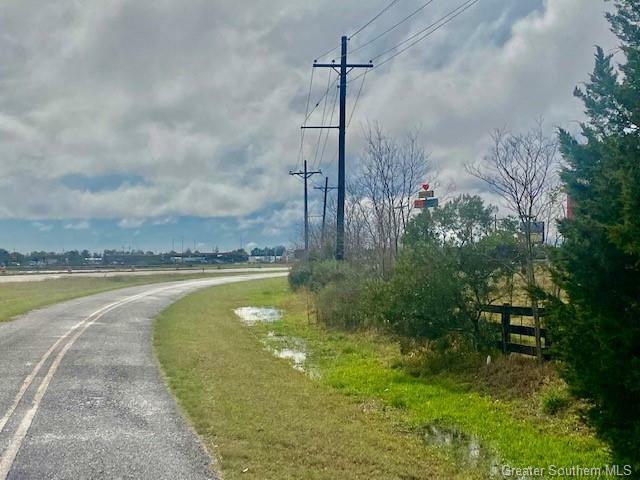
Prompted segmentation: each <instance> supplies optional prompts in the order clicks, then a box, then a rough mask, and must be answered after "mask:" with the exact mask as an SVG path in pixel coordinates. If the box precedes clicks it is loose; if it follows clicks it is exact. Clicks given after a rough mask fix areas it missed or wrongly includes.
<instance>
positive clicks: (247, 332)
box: [155, 279, 610, 479]
mask: <svg viewBox="0 0 640 480" xmlns="http://www.w3.org/2000/svg"><path fill="white" fill-rule="evenodd" d="M237 306H275V307H277V308H281V309H283V310H284V311H285V312H286V313H285V315H284V317H283V319H282V320H281V321H278V322H276V323H273V324H257V325H255V326H253V327H245V326H243V325H242V324H241V323H240V322H239V321H238V320H237V319H236V318H234V314H233V312H232V309H233V308H235V307H237ZM307 311H308V310H307V303H306V298H305V297H304V294H294V293H291V292H290V291H289V289H288V287H287V285H286V280H285V279H274V280H265V281H260V282H252V283H251V284H243V285H230V286H225V287H216V288H215V289H210V290H207V291H203V292H199V293H196V294H193V295H191V296H189V297H187V298H186V299H184V300H182V301H180V302H178V303H177V304H175V305H173V306H172V307H170V308H169V309H168V310H167V311H165V312H164V313H163V314H162V315H161V316H160V317H159V319H158V323H157V325H156V333H155V345H156V349H157V353H158V357H159V359H160V362H161V364H162V365H163V367H164V370H165V372H166V374H167V378H168V383H169V385H170V387H171V388H172V390H173V391H174V393H175V394H176V396H177V398H178V400H179V402H180V403H181V405H182V406H183V408H184V409H185V410H186V413H187V414H188V416H189V417H190V418H191V420H192V421H193V423H194V426H195V428H196V430H197V431H198V432H199V433H200V434H201V435H202V437H203V438H204V441H205V443H206V445H207V446H208V448H210V449H211V451H213V452H214V454H215V455H216V456H217V458H219V459H220V462H221V467H222V471H223V473H224V475H225V478H228V479H229V478H230V479H233V478H265V479H266V478H455V477H456V476H459V477H460V478H488V477H489V475H490V471H491V470H490V469H491V464H493V463H497V464H498V465H502V464H508V465H511V466H520V467H528V466H539V467H543V468H545V469H546V468H548V466H549V465H558V466H561V465H562V466H567V465H581V466H602V465H604V464H606V463H607V462H608V461H610V457H609V452H608V450H607V448H606V447H605V445H604V444H602V443H601V442H599V441H598V440H596V439H595V438H594V437H593V435H592V434H591V432H590V431H589V430H588V429H586V428H584V426H583V425H582V423H581V422H580V419H579V418H578V414H577V413H576V412H575V411H571V409H568V410H565V409H562V408H559V409H557V408H555V405H554V408H551V409H550V408H549V404H550V403H557V402H555V401H552V400H553V399H551V400H550V399H549V398H546V397H545V395H547V396H553V395H549V394H545V393H544V392H545V390H544V389H542V390H541V389H539V388H537V387H534V386H533V385H532V387H531V392H526V391H525V392H519V391H518V388H510V391H511V394H509V395H499V392H500V390H501V383H500V381H497V380H496V376H497V377H498V378H503V379H504V378H507V377H508V376H509V375H510V374H511V373H512V372H513V371H514V368H515V369H516V371H517V369H520V371H526V370H524V369H525V368H526V367H527V365H524V364H523V365H520V363H522V362H521V361H520V360H516V361H515V362H517V363H518V365H515V366H514V365H510V364H509V360H506V359H503V360H502V361H498V362H495V363H494V364H493V366H491V367H488V368H487V369H485V370H484V371H483V372H482V375H483V376H484V378H476V379H475V380H474V378H472V377H470V376H468V375H448V374H447V373H446V371H445V372H443V371H440V372H439V373H437V374H432V375H425V376H417V375H415V373H414V372H412V371H411V369H410V368H408V366H407V365H410V364H411V362H410V361H409V362H408V361H407V357H406V356H405V355H402V354H401V353H400V348H399V345H398V344H397V342H394V341H393V340H392V339H390V338H389V337H387V336H384V335H378V334H372V333H363V332H354V333H345V332H335V331H328V330H326V329H324V328H322V327H319V326H316V325H313V324H312V322H310V321H309V318H308V314H307ZM311 320H312V319H311ZM273 337H280V338H293V339H299V340H301V341H302V342H303V343H304V345H306V348H307V351H308V360H309V363H310V365H312V366H313V368H314V369H315V370H317V371H318V373H319V374H320V377H319V379H318V380H311V379H310V378H309V377H308V376H305V375H304V374H302V373H300V372H298V371H295V370H293V369H292V368H291V366H290V365H288V364H287V363H286V362H285V361H283V360H280V359H277V358H274V357H273V356H272V355H271V354H270V353H269V352H268V351H267V350H266V349H265V347H264V342H268V341H269V338H273ZM531 368H536V367H535V364H531ZM531 377H532V379H531V382H532V383H534V382H536V381H538V380H539V379H538V378H537V377H536V375H532V376H531ZM476 380H477V381H476ZM508 381H510V380H509V379H508V378H507V380H506V381H505V382H503V383H506V382H508ZM476 383H477V384H478V386H480V387H481V388H479V389H478V388H476V385H475V384H476ZM519 385H521V383H519ZM549 387H550V388H556V386H555V385H550V386H549ZM549 411H553V413H554V414H553V415H550V414H548V413H546V412H549ZM559 411H560V412H559ZM558 412H559V413H558ZM433 426H437V427H438V428H439V429H441V428H446V429H451V431H453V432H456V433H455V434H454V435H452V436H449V437H447V438H449V440H447V438H445V439H444V443H447V442H448V441H450V439H451V438H453V443H460V444H461V445H462V446H461V447H460V448H458V449H455V448H450V446H447V445H444V446H438V445H437V442H436V444H431V445H428V444H427V443H426V442H424V441H423V440H422V438H423V437H424V434H425V432H429V431H430V430H429V429H430V428H432V427H433ZM460 439H463V440H464V439H467V440H466V443H465V442H464V441H460V442H458V441H459V440H460ZM469 439H472V440H471V441H469ZM478 444H479V445H480V446H481V447H480V448H481V451H482V455H480V456H479V457H476V455H475V453H474V452H477V446H478ZM246 468H248V469H249V470H247V471H246V472H245V473H242V472H243V470H244V469H246Z"/></svg>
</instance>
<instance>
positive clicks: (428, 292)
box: [384, 242, 463, 340]
mask: <svg viewBox="0 0 640 480" xmlns="http://www.w3.org/2000/svg"><path fill="white" fill-rule="evenodd" d="M387 302H388V303H387V305H385V307H384V316H385V318H386V319H387V320H388V321H389V325H390V326H391V327H392V329H393V330H394V331H396V332H397V333H399V334H401V335H406V336H410V337H414V338H417V339H431V340H434V339H437V338H441V337H443V336H444V335H446V334H447V333H450V332H452V331H456V330H460V329H461V327H462V323H463V315H461V312H460V306H461V305H462V304H463V295H462V286H461V285H460V282H459V280H458V277H457V271H456V269H455V265H454V264H453V262H452V261H451V259H450V258H448V257H447V256H446V255H444V254H443V253H442V251H441V250H440V249H439V248H438V247H437V246H435V245H433V244H431V243H426V242H425V243H423V244H420V245H419V246H416V247H413V248H406V249H405V250H404V252H403V254H402V255H401V257H400V260H399V262H398V265H397V268H396V272H395V274H394V276H393V278H392V280H391V281H390V282H389V292H388V299H387Z"/></svg>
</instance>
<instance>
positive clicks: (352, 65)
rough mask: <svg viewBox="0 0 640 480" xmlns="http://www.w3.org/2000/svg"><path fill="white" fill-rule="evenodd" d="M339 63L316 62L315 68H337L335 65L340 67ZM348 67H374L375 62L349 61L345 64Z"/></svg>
mask: <svg viewBox="0 0 640 480" xmlns="http://www.w3.org/2000/svg"><path fill="white" fill-rule="evenodd" d="M339 66H340V65H339V64H336V63H314V64H313V67H314V68H335V67H339ZM345 67H346V68H349V69H352V68H373V62H369V63H347V64H346V65H345Z"/></svg>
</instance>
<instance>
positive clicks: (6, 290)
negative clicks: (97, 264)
mask: <svg viewBox="0 0 640 480" xmlns="http://www.w3.org/2000/svg"><path fill="white" fill-rule="evenodd" d="M219 275H222V274H221V273H213V272H212V273H209V274H187V275H184V274H179V273H176V274H158V275H140V276H135V275H127V274H126V273H123V274H122V276H117V277H100V278H97V277H96V278H94V277H83V278H60V279H52V280H43V281H37V282H14V283H0V322H6V321H8V320H11V319H12V318H14V317H15V316H17V315H20V314H23V313H26V312H28V311H30V310H33V309H35V308H40V307H44V306H46V305H51V304H54V303H58V302H63V301H65V300H71V299H73V298H78V297H84V296H87V295H92V294H94V293H100V292H105V291H108V290H115V289H118V288H125V287H131V286H135V285H146V284H150V283H160V282H171V281H175V280H188V279H196V278H203V277H210V276H219ZM225 275H229V274H225Z"/></svg>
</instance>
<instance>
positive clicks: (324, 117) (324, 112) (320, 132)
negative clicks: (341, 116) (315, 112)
mask: <svg viewBox="0 0 640 480" xmlns="http://www.w3.org/2000/svg"><path fill="white" fill-rule="evenodd" d="M329 88H331V70H329V76H328V77H327V90H328V89H329ZM328 99H329V96H325V97H324V106H323V107H322V121H321V122H320V125H321V126H323V127H324V121H325V119H326V118H327V100H328ZM323 133H324V132H323V131H322V129H320V130H319V131H318V142H317V143H316V151H315V154H314V156H313V165H314V167H313V168H315V166H316V165H317V164H318V153H320V143H322V134H323Z"/></svg>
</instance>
